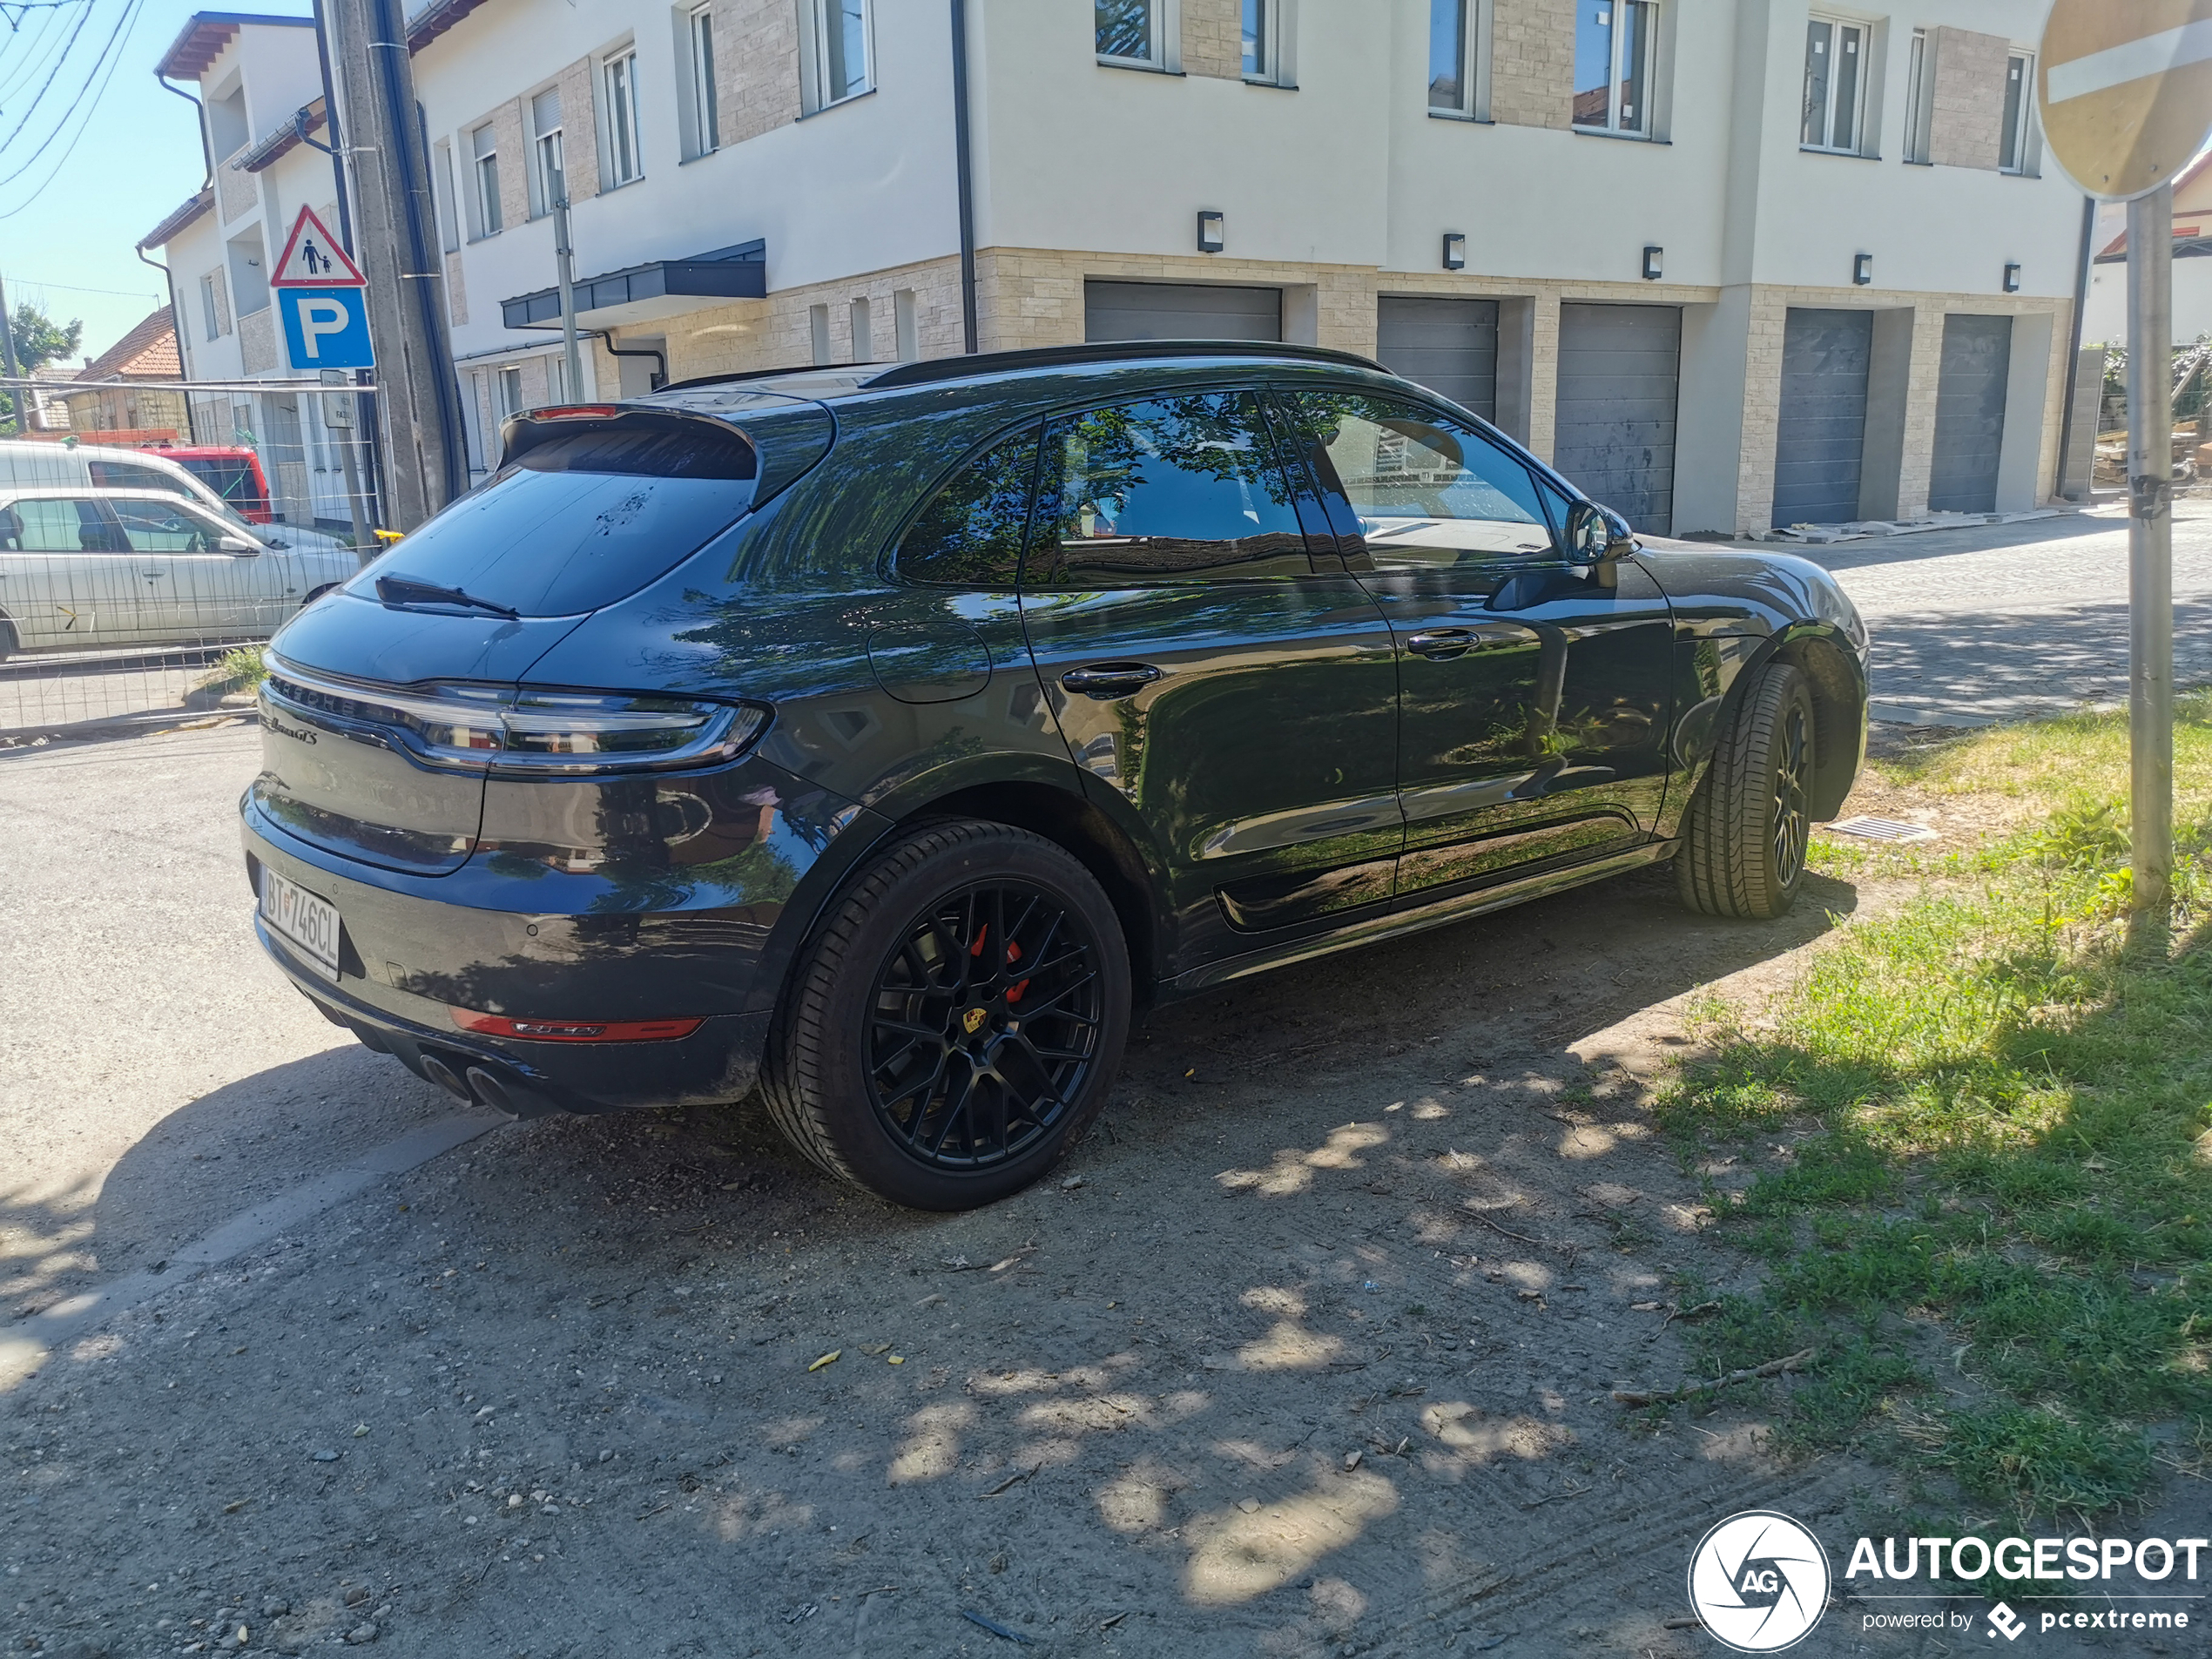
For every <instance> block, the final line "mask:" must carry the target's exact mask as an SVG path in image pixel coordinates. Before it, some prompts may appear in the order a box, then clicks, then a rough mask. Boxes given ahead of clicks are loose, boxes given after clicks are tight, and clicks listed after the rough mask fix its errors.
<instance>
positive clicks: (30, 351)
mask: <svg viewBox="0 0 2212 1659" xmlns="http://www.w3.org/2000/svg"><path fill="white" fill-rule="evenodd" d="M8 332H9V333H10V334H12V335H14V336H15V342H16V367H17V368H18V369H20V370H21V371H22V372H23V373H24V374H30V373H32V372H33V371H34V370H37V369H39V368H44V366H45V365H46V364H48V363H51V362H52V361H54V360H55V359H56V358H57V357H74V356H76V355H77V348H78V346H79V345H81V344H82V343H83V342H84V322H83V320H81V319H79V318H76V317H71V319H70V320H69V321H68V322H67V323H66V324H64V323H58V322H56V321H55V320H53V319H52V318H51V317H50V316H48V315H47V314H45V313H44V312H43V311H41V310H40V309H39V308H38V307H37V306H35V305H33V304H31V303H30V300H20V301H18V302H17V306H16V310H15V314H14V315H13V316H11V317H10V318H9V319H8Z"/></svg>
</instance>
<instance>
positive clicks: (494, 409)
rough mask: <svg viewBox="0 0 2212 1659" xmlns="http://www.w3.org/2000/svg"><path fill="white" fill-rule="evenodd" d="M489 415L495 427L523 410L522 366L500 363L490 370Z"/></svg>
mask: <svg viewBox="0 0 2212 1659" xmlns="http://www.w3.org/2000/svg"><path fill="white" fill-rule="evenodd" d="M491 388H492V391H491V416H492V424H493V425H494V427H497V426H499V425H500V424H502V422H504V421H506V419H507V418H508V416H509V415H520V414H521V413H522V412H523V366H522V365H521V364H520V363H502V364H501V365H500V366H499V367H498V368H495V369H493V370H492V371H491Z"/></svg>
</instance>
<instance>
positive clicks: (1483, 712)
mask: <svg viewBox="0 0 2212 1659" xmlns="http://www.w3.org/2000/svg"><path fill="white" fill-rule="evenodd" d="M503 439H504V442H505V454H504V457H503V464H502V467H501V469H500V470H499V472H498V473H497V474H496V475H495V476H494V477H493V478H492V479H491V480H490V481H489V482H486V483H485V484H484V485H482V487H481V488H479V489H476V490H475V491H474V492H473V493H471V494H470V495H469V496H467V497H466V498H465V499H463V500H462V501H459V502H455V504H454V505H452V506H451V507H449V508H448V509H446V510H445V511H444V512H442V513H441V514H439V515H438V516H436V517H435V519H433V520H431V521H430V522H429V523H428V524H425V525H424V526H423V527H422V528H421V529H417V530H416V531H415V532H414V533H413V534H411V535H409V536H407V537H406V538H405V539H404V540H403V541H401V542H400V543H397V544H396V545H395V547H394V548H393V549H392V550H390V551H389V552H388V553H387V554H386V555H385V556H383V557H382V558H381V559H380V560H379V561H378V562H377V563H374V565H372V566H370V567H369V568H368V569H367V570H364V571H362V572H361V575H360V576H359V577H357V578H355V579H354V580H353V581H352V582H350V583H348V584H347V586H346V587H345V588H344V589H342V590H341V591H340V592H339V593H337V594H335V595H334V596H332V597H331V598H330V599H328V600H327V601H326V602H324V603H322V604H317V605H314V606H312V607H310V608H309V609H308V610H305V611H303V612H302V613H301V614H300V616H298V617H295V618H294V619H293V621H292V622H290V623H289V624H287V625H286V626H285V628H284V629H283V631H281V632H280V634H279V635H278V636H277V637H276V639H275V641H274V643H273V646H272V648H271V651H270V653H269V658H268V661H269V667H270V674H269V678H268V680H267V682H266V685H265V686H264V688H263V691H262V693H261V704H260V719H261V725H262V730H263V738H264V745H265V759H264V764H263V768H262V771H261V772H260V776H259V778H258V779H256V780H255V781H254V783H253V787H252V788H251V790H250V791H249V792H247V794H246V798H245V799H244V801H243V803H242V813H243V816H244V827H245V839H246V853H247V865H248V869H249V872H250V874H251V876H252V880H253V886H254V890H255V893H256V895H257V898H258V900H259V904H258V912H257V914H258V926H259V928H260V936H261V939H262V941H263V942H264V944H265V945H266V948H267V949H268V951H269V952H270V954H271V955H272V956H273V958H274V959H275V960H276V961H277V962H278V963H279V965H280V966H281V967H282V968H284V970H285V971H286V972H287V974H289V975H290V976H291V978H292V979H293V982H294V983H295V984H296V985H298V987H299V988H300V990H301V991H303V992H304V993H305V994H306V995H307V996H309V997H310V998H311V999H313V1000H314V1002H315V1003H316V1004H317V1005H318V1006H319V1007H320V1008H321V1009H322V1010H323V1012H324V1013H325V1014H326V1015H327V1016H328V1017H329V1018H331V1019H332V1020H334V1021H335V1022H337V1023H339V1024H341V1025H343V1026H346V1027H347V1028H350V1029H351V1030H352V1031H353V1032H354V1034H355V1035H358V1036H359V1037H360V1038H361V1041H362V1042H365V1043H367V1044H368V1045H369V1046H370V1047H371V1048H373V1049H380V1050H382V1051H385V1052H387V1053H389V1054H392V1055H396V1056H398V1057H399V1059H400V1060H401V1061H402V1062H405V1063H406V1064H407V1065H408V1066H410V1067H412V1068H413V1069H415V1070H416V1071H418V1072H420V1073H421V1074H422V1075H424V1076H428V1077H429V1078H432V1079H433V1080H435V1081H436V1082H440V1083H442V1084H443V1085H444V1086H445V1087H447V1088H448V1089H452V1090H454V1091H455V1093H457V1094H460V1095H462V1096H472V1097H474V1098H475V1099H478V1100H481V1101H482V1102H485V1103H489V1104H492V1105H496V1106H499V1107H502V1108H504V1109H508V1110H510V1111H515V1112H518V1113H522V1114H524V1115H531V1114H536V1113H541V1112H545V1111H550V1110H554V1109H567V1110H571V1111H604V1110H610V1109H617V1108H622V1107H629V1106H654V1105H663V1104H671V1103H685V1102H711V1101H728V1100H735V1099H737V1098H738V1097H740V1096H744V1095H745V1094H746V1093H747V1092H748V1091H750V1090H751V1089H753V1088H754V1086H755V1085H756V1083H758V1084H759V1087H760V1089H761V1090H762V1092H763V1094H764V1096H765V1099H766V1101H767V1103H768V1106H769V1109H770V1110H771V1111H772V1114H773V1115H774V1116H775V1119H776V1121H777V1122H778V1123H779V1124H780V1125H781V1126H782V1127H783V1129H784V1130H785V1131H786V1133H788V1134H789V1135H790V1136H791V1137H792V1140H793V1141H794V1142H796V1143H798V1145H799V1147H800V1148H802V1149H803V1150H805V1151H806V1153H807V1154H808V1155H809V1156H810V1157H813V1159H814V1160H815V1161H816V1162H817V1163H819V1164H820V1165H821V1166H822V1167H823V1168H824V1169H826V1170H829V1171H830V1172H831V1173H833V1174H834V1175H836V1176H839V1177H842V1178H844V1179H846V1180H849V1181H853V1182H857V1183H860V1184H863V1185H865V1186H867V1187H870V1188H873V1190H876V1191H877V1192H880V1193H881V1194H883V1195H885V1196H886V1197H890V1198H892V1199H894V1200H896V1201H898V1202H900V1203H902V1204H913V1205H918V1206H921V1207H924V1208H928V1209H957V1208H964V1207H967V1206H970V1205H974V1204H985V1203H988V1202H990V1201H991V1200H993V1199H995V1198H998V1197H1003V1196H1004V1195H1006V1194H1008V1193H1010V1192H1013V1191H1015V1190H1017V1189H1019V1188H1021V1187H1022V1186H1023V1185H1025V1184H1028V1183H1029V1182H1031V1181H1033V1180H1035V1178H1036V1177H1038V1176H1039V1175H1040V1174H1042V1172H1043V1171H1044V1170H1047V1169H1048V1168H1049V1167H1050V1166H1051V1165H1052V1164H1053V1163H1054V1162H1055V1160H1056V1159H1058V1158H1059V1157H1061V1156H1062V1153H1063V1152H1065V1151H1066V1150H1067V1149H1068V1148H1069V1146H1070V1145H1071V1144H1073V1143H1074V1142H1075V1141H1076V1139H1077V1138H1078V1137H1079V1136H1081V1135H1082V1132H1083V1130H1084V1129H1085V1128H1086V1127H1087V1126H1088V1125H1089V1123H1090V1121H1091V1120H1092V1119H1093V1118H1094V1117H1095V1116H1096V1114H1097V1112H1098V1110H1099V1109H1100V1107H1101V1105H1102V1104H1103V1102H1104V1100H1105V1097H1106V1094H1107V1091H1108V1089H1109V1087H1110V1085H1111V1082H1112V1079H1113V1075H1114V1070H1115V1067H1116V1062H1117V1060H1118V1058H1119V1056H1120V1054H1121V1050H1122V1046H1123V1038H1124V1036H1125V1035H1126V1033H1127V1031H1128V1029H1129V1025H1130V1020H1131V1018H1132V1017H1133V1015H1135V1014H1136V1012H1137V1011H1138V1010H1140V1009H1142V1008H1144V1007H1145V1006H1147V1005H1150V1004H1152V1003H1155V1002H1157V1001H1162V1000H1163V999H1166V998H1170V997H1177V996H1182V995H1188V994H1190V993H1192V992H1195V991H1199V990H1202V989H1204V988H1206V987H1208V986H1211V985H1215V984H1218V983H1219V982H1221V981H1224V980H1229V979H1233V978H1236V977H1238V976H1239V975H1242V974H1251V973H1256V972H1258V971H1260V970H1261V969H1264V968H1271V967H1274V966H1276V965H1278V964H1280V963H1284V962H1288V961H1297V960H1299V959H1302V958H1305V957H1310V956H1312V955H1314V954H1318V953H1320V952H1324V951H1329V950H1334V949H1338V948H1344V947H1347V946H1352V945H1357V944H1363V943H1367V942H1370V941H1376V940H1380V939H1386V938H1388V937H1391V936H1393V935H1394V934H1404V933H1409V932H1412V931H1413V930H1416V929H1419V928H1424V927H1433V926H1436V925H1439V924H1440V923H1444V922H1448V921H1455V920H1457V919H1459V918H1461V917H1465V916H1468V915H1472V914H1477V913H1479V912H1481V911H1486V910H1490V909H1494V908H1495V907H1500V906H1502V905H1508V904H1513V903H1516V902H1518V901H1520V900H1524V899H1528V898H1532V897H1534V896H1536V895H1538V894H1547V893H1551V892H1554V891H1557V890H1559V889H1560V888H1562V887H1571V886H1575V885H1577V884H1580V883H1582V882H1587V881H1594V880H1600V879H1602V878H1603V877H1605V876H1608V875H1612V874H1615V873H1618V872H1621V871H1624V870H1628V869H1631V868H1634V867H1637V866H1640V865H1646V864H1650V863H1653V862H1656V861H1658V860H1669V859H1671V860H1673V861H1674V864H1675V867H1676V870H1677V872H1678V873H1679V882H1680V887H1681V891H1682V894H1683V898H1684V900H1686V901H1687V902H1688V903H1689V905H1690V906H1691V907H1693V908H1695V909H1697V910H1701V911H1704V912H1708V913H1712V914H1725V915H1737V916H1747V917H1761V916H1773V915H1777V914H1780V913H1781V912H1782V911H1784V910H1785V909H1786V908H1788V907H1789V906H1790V904H1791V900H1793V899H1794V897H1795V896H1796V894H1797V887H1798V884H1799V881H1800V880H1801V878H1802V875H1803V873H1804V856H1805V841H1806V833H1807V831H1808V829H1809V827H1810V826H1811V824H1812V823H1813V822H1814V821H1816V820H1817V819H1821V818H1824V817H1826V816H1831V815H1832V814H1833V813H1835V811H1836V810H1837V808H1838V806H1840V804H1841V803H1842V801H1843V799H1844V795H1845V793H1846V792H1848V790H1849V789H1850V787H1851V780H1852V778H1853V776H1854V775H1855V773H1856V772H1857V770H1858V765H1859V762H1860V759H1861V757H1862V754H1863V752H1864V748H1865V709H1866V636H1865V630H1864V629H1863V628H1862V626H1861V625H1860V623H1859V620H1858V616H1857V614H1856V613H1855V612H1854V611H1853V610H1852V609H1851V604H1850V602H1849V601H1848V600H1846V599H1845V598H1844V596H1843V595H1842V593H1840V592H1839V591H1838V590H1837V588H1836V586H1835V585H1834V583H1832V582H1831V581H1830V579H1829V578H1828V577H1827V576H1826V575H1825V574H1824V572H1822V571H1821V570H1818V569H1817V567H1815V566H1813V565H1811V564H1809V563H1804V561H1802V560H1798V559H1795V558H1790V557H1786V556H1769V555H1764V554H1754V553H1745V552H1740V551H1725V550H1703V549H1692V548H1689V547H1687V546H1684V545H1682V544H1676V545H1675V546H1673V547H1662V548H1653V547H1649V546H1646V545H1644V544H1642V543H1639V542H1638V541H1637V540H1636V539H1635V537H1634V536H1632V534H1631V533H1630V531H1629V527H1628V526H1627V525H1626V524H1625V523H1622V521H1621V520H1620V519H1618V518H1617V517H1615V516H1613V515H1612V514H1610V513H1608V511H1606V510H1605V509H1603V508H1601V507H1599V506H1597V505H1595V504H1594V503H1592V502H1588V501H1587V500H1585V499H1583V498H1582V497H1581V495H1580V494H1579V492H1578V491H1576V489H1575V488H1574V486H1572V485H1571V484H1569V483H1568V482H1566V481H1565V480H1563V479H1562V478H1561V477H1560V476H1559V475H1557V474H1555V473H1554V472H1553V471H1552V470H1551V469H1549V468H1548V467H1546V466H1545V465H1543V464H1542V463H1541V462H1538V461H1537V460H1535V459H1534V457H1533V456H1531V455H1529V454H1528V453H1527V451H1525V450H1523V449H1522V448H1520V447H1519V446H1517V445H1516V444H1514V442H1512V441H1511V440H1509V439H1507V438H1506V437H1504V436H1503V435H1501V434H1500V433H1499V432H1497V431H1496V430H1495V429H1494V428H1492V427H1490V426H1489V425H1487V423H1486V422H1484V421H1481V420H1479V419H1478V418H1476V417H1475V416H1474V415H1469V414H1467V412H1466V411H1465V410H1463V409H1460V408H1455V407H1454V406H1453V405H1452V404H1450V403H1447V402H1445V401H1441V400H1440V399H1439V398H1437V397H1436V396H1434V395H1433V394H1430V393H1428V392H1426V391H1424V390H1423V389H1421V388H1419V387H1417V386H1414V385H1412V384H1410V383H1408V382H1406V381H1402V380H1399V379H1397V378H1395V377H1393V376H1392V375H1390V374H1386V373H1384V372H1383V371H1381V370H1380V369H1379V368H1376V367H1375V366H1374V365H1373V364H1372V363H1369V362H1366V361H1364V360H1361V359H1359V358H1355V357H1351V356H1346V355H1344V354H1338V353H1334V352H1329V351H1324V350H1318V349H1313V348H1302V347H1272V346H1268V347H1252V346H1250V345H1246V344H1242V343H1238V344H1227V343H1223V342H1204V341H1193V342H1147V343H1144V344H1142V345H1130V346H1093V347H1068V348H1064V349H1054V350H1046V351H1037V352H1024V353H1016V354H1005V355H999V356H981V357H967V358H955V359H951V360H947V361H932V362H923V363H907V364H900V365H898V366H895V367H880V366H860V367H857V368H846V369H815V370H807V371H792V372H788V373H781V374H766V375H758V376H752V377H745V378H739V379H735V380H725V381H711V382H698V383H692V384H688V385H684V386H678V387H675V388H670V389H668V390H665V391H663V392H660V393H657V394H655V395H652V396H650V397H645V398H641V399H638V400H636V401H624V402H620V403H609V404H592V405H583V406H577V407H570V408H547V409H539V410H536V411H535V412H533V413H531V414H529V415H522V416H518V417H516V419H514V420H513V421H509V423H508V425H507V428H506V429H505V432H504V434H503Z"/></svg>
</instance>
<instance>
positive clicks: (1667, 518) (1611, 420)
mask: <svg viewBox="0 0 2212 1659" xmlns="http://www.w3.org/2000/svg"><path fill="white" fill-rule="evenodd" d="M1681 368H1682V312H1681V310H1680V309H1679V308H1678V307H1674V306H1592V305H1562V306H1561V307H1560V308H1559V401H1558V405H1557V414H1556V416H1555V417H1554V418H1555V424H1554V428H1553V432H1554V435H1553V440H1552V464H1553V465H1554V466H1555V467H1557V468H1558V469H1560V471H1561V472H1563V473H1565V474H1566V475H1568V477H1569V478H1571V479H1573V480H1574V481H1575V483H1577V484H1579V485H1580V486H1581V488H1582V489H1584V490H1586V491H1588V494H1589V495H1590V496H1591V498H1592V499H1593V500H1595V501H1598V502H1603V503H1604V504H1605V505H1606V506H1608V507H1610V508H1612V509H1613V510H1614V511H1615V512H1617V513H1619V514H1621V515H1622V516H1624V517H1625V518H1627V519H1628V521H1629V523H1631V524H1633V525H1635V527H1636V529H1640V530H1647V531H1649V533H1650V534H1652V535H1654V536H1664V535H1666V534H1667V532H1668V531H1669V529H1672V528H1673V525H1674V519H1675V403H1676V392H1677V388H1678V382H1679V380H1680V377H1681Z"/></svg>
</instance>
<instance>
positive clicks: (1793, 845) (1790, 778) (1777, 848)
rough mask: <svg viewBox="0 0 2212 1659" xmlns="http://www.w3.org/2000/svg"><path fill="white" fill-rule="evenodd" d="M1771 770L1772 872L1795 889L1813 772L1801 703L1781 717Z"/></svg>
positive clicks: (1807, 719)
mask: <svg viewBox="0 0 2212 1659" xmlns="http://www.w3.org/2000/svg"><path fill="white" fill-rule="evenodd" d="M1776 746H1777V751H1778V752H1777V754H1776V756H1775V768H1774V833H1773V840H1774V871H1775V875H1776V877H1777V879H1778V880H1779V881H1780V882H1781V884H1782V886H1784V887H1791V888H1794V887H1796V886H1797V878H1798V877H1799V876H1800V875H1802V874H1803V873H1804V867H1805V844H1806V842H1807V841H1808V840H1811V836H1812V819H1811V815H1810V814H1809V813H1808V812H1807V811H1806V809H1805V790H1806V786H1807V785H1808V784H1809V783H1810V782H1811V772H1812V712H1811V710H1809V709H1808V708H1806V707H1805V705H1804V701H1803V700H1802V699H1798V700H1795V701H1792V702H1791V703H1790V704H1789V705H1787V706H1786V707H1785V708H1784V710H1783V713H1782V730H1781V731H1780V732H1779V733H1778V734H1777V745H1776Z"/></svg>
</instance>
